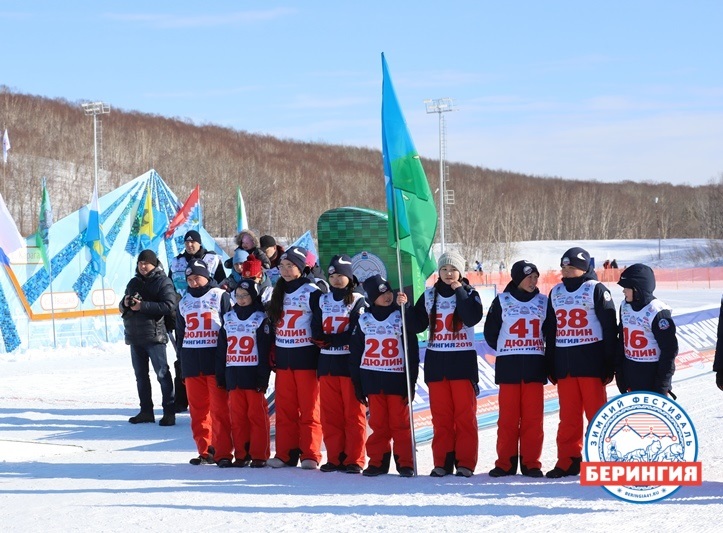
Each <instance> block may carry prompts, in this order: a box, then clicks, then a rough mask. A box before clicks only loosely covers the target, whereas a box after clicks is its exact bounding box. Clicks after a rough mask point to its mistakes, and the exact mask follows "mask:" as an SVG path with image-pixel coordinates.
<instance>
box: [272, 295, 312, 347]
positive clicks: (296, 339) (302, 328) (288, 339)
mask: <svg viewBox="0 0 723 533" xmlns="http://www.w3.org/2000/svg"><path fill="white" fill-rule="evenodd" d="M316 290H318V287H317V286H316V285H314V284H313V283H304V284H303V285H302V286H301V287H299V288H298V289H296V290H295V291H294V292H292V293H291V294H284V313H283V315H282V316H281V320H279V323H278V324H277V325H276V346H280V347H283V348H296V347H300V346H311V345H312V344H313V343H312V342H311V307H310V305H309V297H310V296H311V293H312V292H314V291H316Z"/></svg>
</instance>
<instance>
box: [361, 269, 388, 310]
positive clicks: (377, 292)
mask: <svg viewBox="0 0 723 533" xmlns="http://www.w3.org/2000/svg"><path fill="white" fill-rule="evenodd" d="M391 290H392V286H391V285H390V284H389V282H388V281H387V280H385V279H384V278H383V277H381V276H380V275H379V274H375V275H373V276H371V277H368V278H367V279H365V280H364V292H366V293H367V300H368V302H369V303H370V304H372V305H374V302H376V301H377V298H379V297H380V296H381V295H382V294H384V293H386V292H389V291H391Z"/></svg>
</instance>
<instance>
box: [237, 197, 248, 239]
mask: <svg viewBox="0 0 723 533" xmlns="http://www.w3.org/2000/svg"><path fill="white" fill-rule="evenodd" d="M248 227H249V221H248V220H247V218H246V204H244V197H243V196H241V187H237V188H236V231H237V232H238V233H240V232H241V230H244V229H248Z"/></svg>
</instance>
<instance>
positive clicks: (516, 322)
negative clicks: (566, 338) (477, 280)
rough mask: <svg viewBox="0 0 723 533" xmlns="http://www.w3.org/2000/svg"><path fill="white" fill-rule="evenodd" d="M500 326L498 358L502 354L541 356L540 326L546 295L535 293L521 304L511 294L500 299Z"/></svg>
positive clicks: (542, 319) (504, 294)
mask: <svg viewBox="0 0 723 533" xmlns="http://www.w3.org/2000/svg"><path fill="white" fill-rule="evenodd" d="M499 302H500V307H501V308H502V327H501V328H500V335H499V338H498V339H497V357H500V356H505V355H510V354H514V355H544V354H545V344H544V341H543V338H542V323H543V322H544V321H545V317H546V316H547V296H544V295H542V294H537V295H536V296H535V297H534V298H533V299H532V300H530V301H529V302H520V301H519V300H517V299H515V298H514V297H513V296H512V295H511V294H510V293H508V292H503V293H502V294H500V296H499Z"/></svg>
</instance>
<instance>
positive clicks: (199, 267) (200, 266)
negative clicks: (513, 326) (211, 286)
mask: <svg viewBox="0 0 723 533" xmlns="http://www.w3.org/2000/svg"><path fill="white" fill-rule="evenodd" d="M194 274H195V275H196V276H203V277H204V278H208V279H209V280H210V279H211V272H209V270H208V266H206V263H204V262H203V261H201V260H200V259H194V260H192V261H191V262H190V263H188V266H186V277H188V276H192V275H194Z"/></svg>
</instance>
